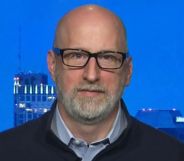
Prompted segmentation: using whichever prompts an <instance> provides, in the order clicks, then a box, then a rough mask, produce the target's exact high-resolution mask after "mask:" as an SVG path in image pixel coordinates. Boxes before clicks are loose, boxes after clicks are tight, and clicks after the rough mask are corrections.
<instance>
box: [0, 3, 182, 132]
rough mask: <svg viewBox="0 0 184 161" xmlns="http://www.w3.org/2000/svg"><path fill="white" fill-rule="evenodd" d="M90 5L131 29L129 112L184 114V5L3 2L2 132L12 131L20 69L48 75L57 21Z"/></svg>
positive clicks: (0, 27) (0, 40)
mask: <svg viewBox="0 0 184 161" xmlns="http://www.w3.org/2000/svg"><path fill="white" fill-rule="evenodd" d="M89 3H93V4H99V5H101V6H104V7H107V8H108V9H110V10H112V11H113V12H115V13H116V14H117V15H118V16H119V17H121V18H122V19H123V20H124V24H125V26H126V28H127V34H128V46H129V52H130V54H131V56H132V57H133V65H134V67H133V76H132V81H131V84H130V85H129V87H127V89H126V91H125V95H124V96H123V98H124V100H125V102H126V104H127V106H128V109H129V112H130V113H131V114H132V115H135V114H136V112H137V110H138V109H141V108H147V107H148V108H149V107H151V108H155V109H172V108H176V109H179V110H180V111H181V112H182V113H183V114H184V45H183V43H184V31H183V29H184V17H183V15H184V10H183V8H184V1H182V0H149V1H148V0H139V1H138V0H128V1H123V0H119V1H118V0H91V1H90V0H24V1H23V0H1V1H0V6H1V10H0V35H1V36H0V47H1V48H0V52H1V53H0V56H1V59H0V131H2V130H5V129H7V128H10V127H12V126H13V77H14V74H15V73H17V72H19V67H21V71H23V72H28V71H32V72H37V73H38V72H43V73H46V74H49V73H48V70H47V65H46V55H47V51H48V50H49V49H50V48H51V47H52V41H53V35H54V30H55V27H56V24H57V21H58V20H59V18H60V17H61V16H63V15H64V14H65V13H66V12H68V11H69V10H70V9H72V8H74V7H77V6H79V5H82V4H89ZM20 40H21V43H20ZM19 53H21V63H19V61H18V54H19ZM49 82H50V83H52V81H51V80H49Z"/></svg>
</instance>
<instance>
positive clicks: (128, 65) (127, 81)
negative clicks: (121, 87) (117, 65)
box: [125, 57, 133, 86]
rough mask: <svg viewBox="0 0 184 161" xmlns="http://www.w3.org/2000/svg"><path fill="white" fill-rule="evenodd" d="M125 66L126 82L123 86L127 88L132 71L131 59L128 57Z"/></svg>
mask: <svg viewBox="0 0 184 161" xmlns="http://www.w3.org/2000/svg"><path fill="white" fill-rule="evenodd" d="M126 61H127V62H126V63H127V65H126V80H125V85H126V86H128V85H129V83H130V81H131V77H132V70H133V64H132V58H131V57H129V58H127V60H126Z"/></svg>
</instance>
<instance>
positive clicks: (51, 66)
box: [47, 50, 56, 81]
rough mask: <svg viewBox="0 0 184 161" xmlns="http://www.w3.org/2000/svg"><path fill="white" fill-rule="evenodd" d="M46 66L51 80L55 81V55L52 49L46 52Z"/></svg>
mask: <svg viewBox="0 0 184 161" xmlns="http://www.w3.org/2000/svg"><path fill="white" fill-rule="evenodd" d="M47 66H48V70H49V72H50V74H51V77H52V79H53V81H55V69H56V56H55V54H54V52H53V51H52V50H49V51H48V54H47Z"/></svg>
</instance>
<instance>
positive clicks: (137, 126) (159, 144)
mask: <svg viewBox="0 0 184 161" xmlns="http://www.w3.org/2000/svg"><path fill="white" fill-rule="evenodd" d="M132 127H133V128H132V135H135V134H136V135H137V136H136V137H137V142H138V143H139V144H140V145H141V146H145V147H147V148H149V150H153V151H154V150H160V151H162V152H164V151H165V152H172V153H174V152H180V151H181V150H182V152H184V144H183V143H182V142H180V141H178V140H176V139H175V138H174V137H171V136H169V135H168V134H166V133H164V132H161V131H159V130H157V129H155V128H153V127H151V126H149V125H146V124H144V123H142V122H140V121H138V120H137V119H135V118H132ZM183 155H184V154H183Z"/></svg>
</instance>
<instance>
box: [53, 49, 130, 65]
mask: <svg viewBox="0 0 184 161" xmlns="http://www.w3.org/2000/svg"><path fill="white" fill-rule="evenodd" d="M52 50H53V52H54V53H55V54H57V55H61V58H62V59H61V60H62V63H63V64H64V65H66V66H69V67H73V68H83V67H85V66H86V65H87V64H88V62H89V60H90V59H91V58H92V57H94V58H95V60H96V63H97V65H98V67H99V68H101V69H119V68H121V66H122V65H123V62H124V60H125V59H126V58H128V57H129V53H128V52H119V51H111V50H106V51H99V52H95V53H92V52H89V51H86V50H83V49H76V48H64V49H60V48H52ZM67 50H75V51H82V52H85V53H87V54H88V55H89V57H88V60H87V61H86V63H85V64H84V65H82V66H72V65H68V64H65V62H64V60H63V53H64V51H67ZM109 52H110V53H117V54H120V55H122V62H121V64H120V66H119V67H116V68H104V67H101V66H100V64H99V62H98V59H97V57H98V55H99V54H104V53H109Z"/></svg>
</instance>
